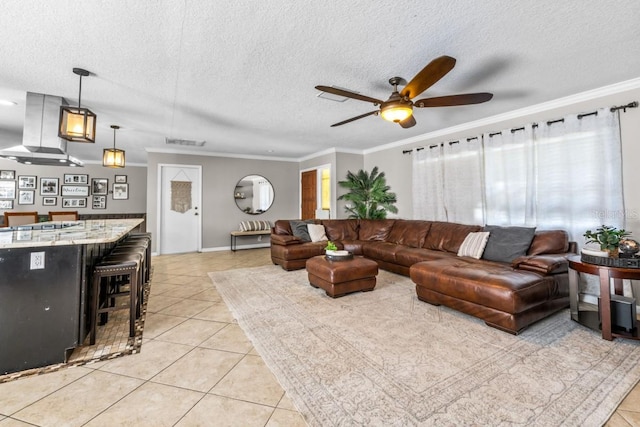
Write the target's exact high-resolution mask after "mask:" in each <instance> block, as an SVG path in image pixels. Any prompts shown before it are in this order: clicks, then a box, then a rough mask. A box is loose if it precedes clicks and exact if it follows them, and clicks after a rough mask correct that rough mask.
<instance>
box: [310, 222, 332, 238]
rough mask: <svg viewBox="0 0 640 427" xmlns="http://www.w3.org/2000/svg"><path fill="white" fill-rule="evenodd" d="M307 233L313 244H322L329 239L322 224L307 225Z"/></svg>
mask: <svg viewBox="0 0 640 427" xmlns="http://www.w3.org/2000/svg"><path fill="white" fill-rule="evenodd" d="M307 231H308V232H309V237H310V238H311V241H312V242H321V241H323V240H329V239H327V234H326V233H325V230H324V225H322V224H307Z"/></svg>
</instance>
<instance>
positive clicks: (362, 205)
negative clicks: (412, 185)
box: [338, 166, 398, 219]
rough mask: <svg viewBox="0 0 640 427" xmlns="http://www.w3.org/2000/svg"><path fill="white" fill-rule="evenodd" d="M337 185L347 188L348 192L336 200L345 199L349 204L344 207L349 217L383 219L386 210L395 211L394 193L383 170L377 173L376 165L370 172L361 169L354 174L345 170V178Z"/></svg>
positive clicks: (396, 209)
mask: <svg viewBox="0 0 640 427" xmlns="http://www.w3.org/2000/svg"><path fill="white" fill-rule="evenodd" d="M338 185H340V186H341V187H344V188H346V189H348V190H349V192H348V193H346V194H343V195H341V196H340V197H338V200H346V201H348V202H350V205H349V206H347V207H346V208H345V210H346V211H347V212H348V213H349V218H360V219H384V218H386V217H387V212H393V213H397V212H398V208H396V207H395V205H394V204H395V203H396V202H397V200H396V194H395V193H392V192H390V191H389V190H390V189H391V187H389V186H388V185H387V179H386V178H385V175H384V172H380V173H378V167H377V166H376V167H374V168H373V169H372V170H371V173H368V172H366V171H364V170H362V169H360V170H359V171H358V173H356V174H354V173H352V172H351V171H348V172H347V179H346V180H344V181H339V182H338Z"/></svg>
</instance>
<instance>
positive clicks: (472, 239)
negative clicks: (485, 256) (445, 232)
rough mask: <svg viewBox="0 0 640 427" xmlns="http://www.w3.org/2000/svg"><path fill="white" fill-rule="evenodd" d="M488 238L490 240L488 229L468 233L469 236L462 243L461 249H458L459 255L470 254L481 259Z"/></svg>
mask: <svg viewBox="0 0 640 427" xmlns="http://www.w3.org/2000/svg"><path fill="white" fill-rule="evenodd" d="M487 240H489V232H488V231H476V232H474V233H469V234H467V237H465V239H464V241H463V242H462V244H461V245H460V249H458V256H470V257H471V258H475V259H480V258H481V257H482V253H483V252H484V248H485V246H487Z"/></svg>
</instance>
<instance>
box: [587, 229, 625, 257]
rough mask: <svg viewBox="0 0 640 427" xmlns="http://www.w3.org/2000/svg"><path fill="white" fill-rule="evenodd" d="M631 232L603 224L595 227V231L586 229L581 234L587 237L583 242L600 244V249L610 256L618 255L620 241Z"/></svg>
mask: <svg viewBox="0 0 640 427" xmlns="http://www.w3.org/2000/svg"><path fill="white" fill-rule="evenodd" d="M630 235H631V233H629V232H628V231H626V230H624V229H620V230H618V229H617V228H616V227H610V226H607V225H603V226H602V227H599V228H597V229H596V231H593V232H592V231H591V230H587V231H586V232H585V233H584V234H583V236H584V237H586V238H587V241H586V242H585V243H587V244H588V243H597V244H599V245H600V250H602V251H605V252H607V253H608V254H609V256H610V257H613V258H617V257H618V248H619V246H620V241H621V240H623V239H624V238H625V237H628V236H630Z"/></svg>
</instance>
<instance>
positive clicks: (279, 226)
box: [273, 219, 293, 236]
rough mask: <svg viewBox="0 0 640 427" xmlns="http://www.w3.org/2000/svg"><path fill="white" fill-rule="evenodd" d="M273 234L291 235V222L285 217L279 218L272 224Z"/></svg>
mask: <svg viewBox="0 0 640 427" xmlns="http://www.w3.org/2000/svg"><path fill="white" fill-rule="evenodd" d="M273 234H280V235H283V236H293V232H292V231H291V223H290V222H289V220H287V219H279V220H277V221H276V222H275V223H274V224H273Z"/></svg>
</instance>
